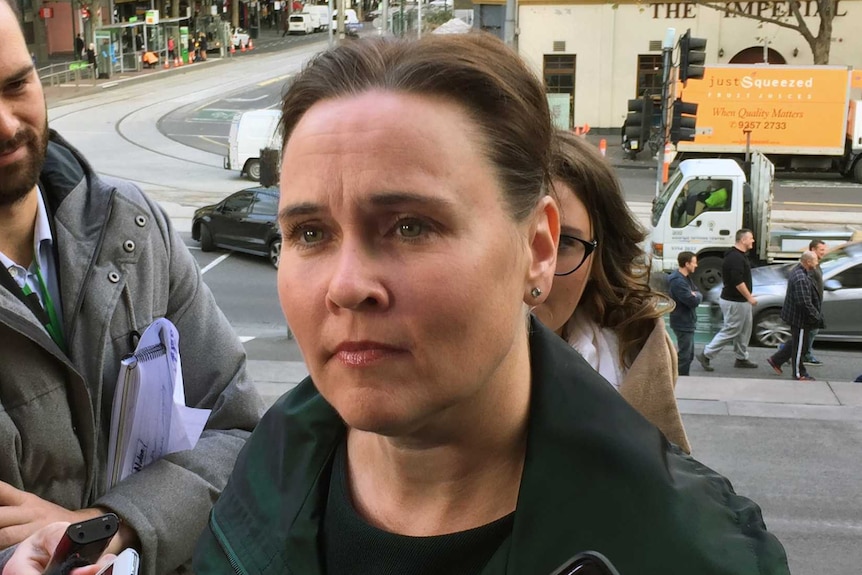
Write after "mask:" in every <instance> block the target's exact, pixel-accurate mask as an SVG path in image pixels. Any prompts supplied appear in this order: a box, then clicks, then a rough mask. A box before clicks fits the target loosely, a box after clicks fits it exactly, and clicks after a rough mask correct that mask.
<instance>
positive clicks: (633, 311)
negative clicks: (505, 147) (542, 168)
mask: <svg viewBox="0 0 862 575" xmlns="http://www.w3.org/2000/svg"><path fill="white" fill-rule="evenodd" d="M551 178H552V180H553V181H559V182H562V183H564V184H566V185H568V186H569V187H570V188H571V189H572V190H573V191H574V192H575V195H576V196H577V197H578V199H579V200H580V201H581V202H583V204H584V207H586V209H587V213H588V214H589V216H590V222H591V223H592V226H593V239H595V240H596V241H597V242H598V246H597V248H596V251H595V252H593V255H592V258H593V266H592V269H591V271H590V277H589V279H588V280H587V286H586V288H585V289H584V294H583V296H581V301H580V302H578V308H580V309H581V310H582V311H586V313H587V315H588V316H589V318H590V319H591V320H593V321H594V322H596V324H598V325H599V326H601V327H606V328H610V329H611V330H613V331H614V333H616V335H617V337H618V338H619V343H620V357H619V360H620V363H621V364H622V365H624V366H625V367H626V368H629V367H631V364H632V363H633V362H634V360H635V357H637V355H638V353H639V352H640V350H641V349H642V348H643V346H644V343H646V340H647V338H648V337H649V335H650V333H651V332H652V330H653V329H654V328H655V320H656V319H657V318H660V317H661V316H662V315H663V314H664V313H665V311H667V308H666V307H664V305H667V304H670V303H671V302H670V300H669V299H668V298H667V296H665V295H664V294H662V293H659V292H656V291H653V290H652V289H651V288H650V285H649V281H650V267H649V261H648V260H647V256H646V253H645V252H644V250H643V248H641V246H640V244H641V242H643V241H644V240H645V239H646V235H647V234H646V231H645V230H644V228H643V227H642V226H641V225H640V223H639V222H638V221H637V220H636V219H635V217H634V215H633V214H632V213H631V211H629V208H628V205H626V201H625V199H624V198H623V192H622V188H621V187H620V183H619V180H618V179H617V177H616V175H615V174H614V171H613V169H612V168H611V165H610V164H609V163H608V162H607V160H605V158H604V157H602V155H601V154H600V153H599V152H598V150H597V149H596V148H595V146H593V145H592V144H589V143H588V142H587V141H586V140H585V139H584V138H581V137H579V136H575V135H573V134H571V133H569V132H564V131H557V132H556V134H555V136H554V142H553V145H552V154H551ZM552 191H553V193H555V194H556V193H558V192H559V191H560V190H552ZM563 336H564V337H565V336H566V334H565V333H563Z"/></svg>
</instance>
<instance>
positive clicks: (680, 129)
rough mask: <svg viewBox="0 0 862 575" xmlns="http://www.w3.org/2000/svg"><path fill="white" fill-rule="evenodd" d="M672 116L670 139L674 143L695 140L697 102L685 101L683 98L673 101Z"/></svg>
mask: <svg viewBox="0 0 862 575" xmlns="http://www.w3.org/2000/svg"><path fill="white" fill-rule="evenodd" d="M672 116H673V119H672V120H671V124H670V141H671V142H673V144H674V145H676V143H677V142H692V141H694V134H695V127H696V125H697V104H695V103H694V102H683V101H682V99H681V98H677V99H676V100H674V103H673V111H672Z"/></svg>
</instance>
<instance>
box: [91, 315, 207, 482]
mask: <svg viewBox="0 0 862 575" xmlns="http://www.w3.org/2000/svg"><path fill="white" fill-rule="evenodd" d="M209 415H210V410H209V409H198V408H194V407H187V406H186V404H185V390H184V388H183V374H182V363H181V360H180V352H179V332H178V331H177V328H176V327H175V326H174V324H173V323H171V322H170V320H167V319H164V318H162V319H158V320H156V321H154V322H153V323H152V324H151V325H150V326H149V327H148V328H147V329H146V331H145V332H144V334H143V335H142V336H141V340H140V341H139V342H138V346H137V348H136V349H135V352H134V353H133V354H131V355H129V356H127V357H125V358H123V360H122V362H121V363H120V373H119V375H118V377H117V387H116V389H115V391H114V403H113V407H112V410H111V434H110V437H109V439H108V469H107V485H108V488H111V487H113V486H114V485H116V484H117V483H119V482H120V481H122V480H123V479H125V478H127V477H129V476H130V475H132V474H133V473H136V472H138V471H140V470H141V469H143V468H145V467H146V466H147V465H150V464H151V463H153V462H154V461H158V460H159V459H161V458H162V457H164V456H165V455H168V454H169V453H174V452H177V451H184V450H186V449H192V448H193V447H194V446H195V444H197V441H198V439H199V438H200V436H201V433H202V432H203V429H204V426H205V425H206V422H207V419H208V418H209Z"/></svg>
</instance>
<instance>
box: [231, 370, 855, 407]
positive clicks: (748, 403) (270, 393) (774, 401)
mask: <svg viewBox="0 0 862 575" xmlns="http://www.w3.org/2000/svg"><path fill="white" fill-rule="evenodd" d="M248 366H249V373H250V374H251V376H252V377H253V378H254V381H255V383H256V385H257V388H258V391H260V393H261V395H263V397H264V400H265V401H266V403H267V405H270V404H272V403H273V402H274V401H275V400H276V399H278V397H279V396H281V395H282V394H284V393H286V392H287V391H289V390H291V389H292V388H293V387H294V386H295V385H296V384H297V383H299V382H300V381H302V379H303V378H305V377H306V376H307V375H308V370H306V368H305V364H304V363H302V362H301V361H264V360H249V362H248ZM676 397H677V400H678V401H679V408H680V411H681V412H682V413H683V414H690V415H733V416H742V417H770V418H779V419H818V420H828V421H862V385H860V384H855V383H845V382H840V383H839V382H828V381H811V382H801V381H789V380H778V381H776V380H767V379H735V378H726V377H697V376H687V377H680V378H679V382H678V383H677V386H676Z"/></svg>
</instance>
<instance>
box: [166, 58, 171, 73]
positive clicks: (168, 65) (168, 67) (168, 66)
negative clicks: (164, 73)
mask: <svg viewBox="0 0 862 575" xmlns="http://www.w3.org/2000/svg"><path fill="white" fill-rule="evenodd" d="M170 67H171V61H170V60H169V59H168V58H165V70H168V69H170Z"/></svg>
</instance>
